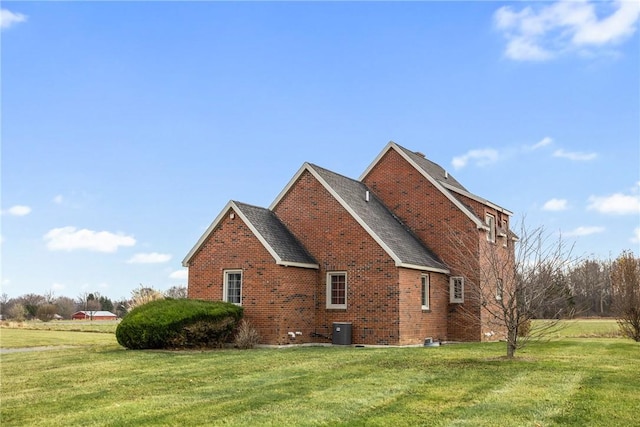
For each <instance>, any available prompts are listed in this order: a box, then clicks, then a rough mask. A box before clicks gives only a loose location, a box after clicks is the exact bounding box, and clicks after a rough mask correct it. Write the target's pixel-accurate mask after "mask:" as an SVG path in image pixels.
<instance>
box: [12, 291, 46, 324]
mask: <svg viewBox="0 0 640 427" xmlns="http://www.w3.org/2000/svg"><path fill="white" fill-rule="evenodd" d="M18 300H20V303H21V304H22V305H23V306H24V308H25V310H26V311H27V318H28V319H33V318H35V317H36V315H37V313H38V307H40V306H41V305H42V304H45V303H46V299H45V298H44V297H43V296H42V295H38V294H25V295H22V296H21V297H19V298H18Z"/></svg>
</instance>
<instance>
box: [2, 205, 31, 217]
mask: <svg viewBox="0 0 640 427" xmlns="http://www.w3.org/2000/svg"><path fill="white" fill-rule="evenodd" d="M3 213H4V214H7V215H12V216H25V215H29V214H30V213H31V208H30V207H29V206H24V205H15V206H11V207H10V208H9V209H7V210H5V211H3Z"/></svg>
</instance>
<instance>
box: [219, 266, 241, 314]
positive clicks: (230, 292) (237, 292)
mask: <svg viewBox="0 0 640 427" xmlns="http://www.w3.org/2000/svg"><path fill="white" fill-rule="evenodd" d="M222 299H223V300H224V301H226V302H230V303H233V304H237V305H241V304H242V270H225V272H224V287H223V290H222Z"/></svg>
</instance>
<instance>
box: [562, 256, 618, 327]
mask: <svg viewBox="0 0 640 427" xmlns="http://www.w3.org/2000/svg"><path fill="white" fill-rule="evenodd" d="M610 269H611V262H609V261H606V260H596V259H586V260H584V261H582V262H581V263H580V264H578V265H576V266H574V267H573V268H572V269H571V271H570V272H569V274H568V277H569V286H570V287H571V292H572V295H573V297H574V300H575V305H576V314H577V315H579V316H606V315H610V314H611V272H610Z"/></svg>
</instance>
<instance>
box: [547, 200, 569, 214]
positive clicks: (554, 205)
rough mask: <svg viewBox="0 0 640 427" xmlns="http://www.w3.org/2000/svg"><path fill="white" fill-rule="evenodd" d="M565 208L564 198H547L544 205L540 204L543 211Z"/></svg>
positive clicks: (565, 201) (562, 209)
mask: <svg viewBox="0 0 640 427" xmlns="http://www.w3.org/2000/svg"><path fill="white" fill-rule="evenodd" d="M567 208H568V205H567V200H566V199H550V200H547V202H546V203H545V204H544V206H542V210H543V211H551V212H557V211H564V210H567Z"/></svg>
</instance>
